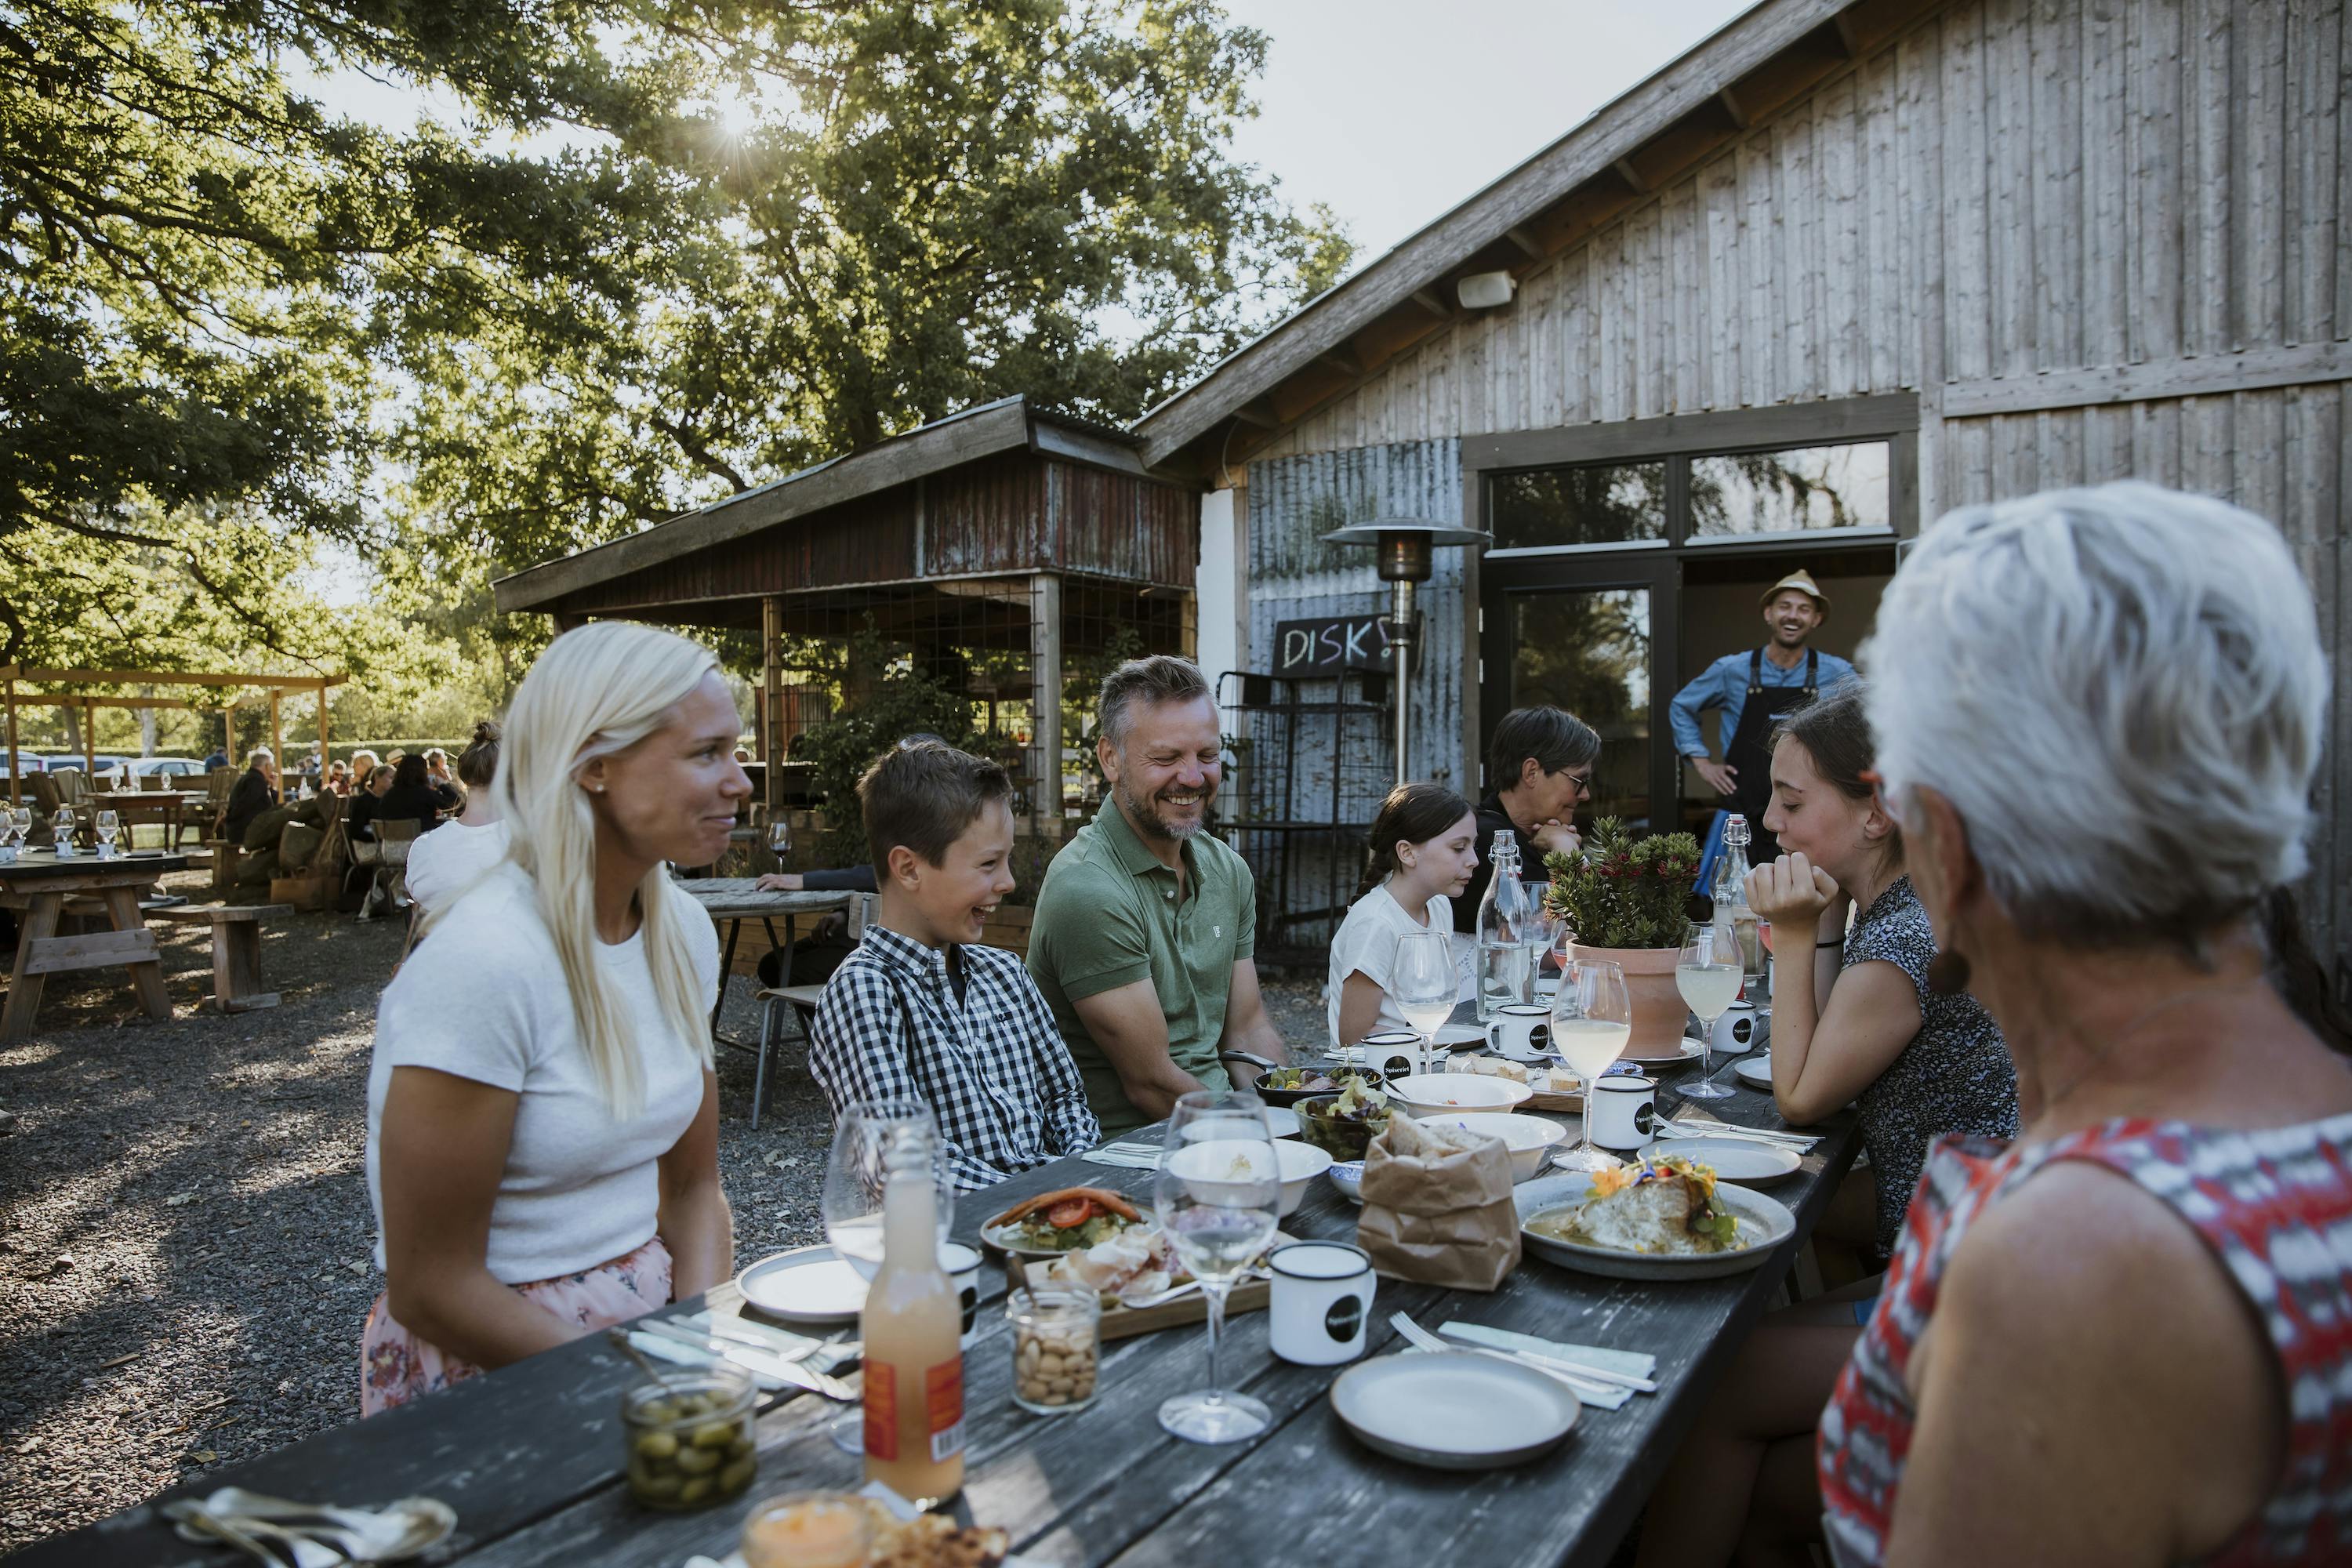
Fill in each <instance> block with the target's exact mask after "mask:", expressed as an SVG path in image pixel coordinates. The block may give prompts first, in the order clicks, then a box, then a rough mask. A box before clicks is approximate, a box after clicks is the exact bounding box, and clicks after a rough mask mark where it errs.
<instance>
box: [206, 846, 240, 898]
mask: <svg viewBox="0 0 2352 1568" xmlns="http://www.w3.org/2000/svg"><path fill="white" fill-rule="evenodd" d="M205 848H207V849H209V850H211V851H212V855H213V891H214V892H215V893H226V892H227V891H228V890H229V889H231V888H234V887H236V858H237V856H238V855H240V854H241V853H243V852H244V848H245V847H244V846H243V845H241V844H239V843H237V842H236V840H235V839H233V838H207V839H205Z"/></svg>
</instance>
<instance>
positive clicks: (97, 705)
mask: <svg viewBox="0 0 2352 1568" xmlns="http://www.w3.org/2000/svg"><path fill="white" fill-rule="evenodd" d="M349 679H351V677H349V676H347V675H209V674H195V673H191V672H189V671H187V670H178V669H41V668H33V667H30V666H26V665H14V664H12V665H5V666H0V704H5V709H6V716H7V730H8V764H9V765H8V801H9V804H10V805H15V804H16V799H17V791H18V789H19V788H20V787H21V786H20V782H19V781H20V778H21V775H22V773H23V770H22V768H21V767H19V766H18V764H17V755H18V749H17V743H16V705H17V703H18V702H19V701H24V702H28V703H31V704H33V705H35V706H37V707H42V708H79V709H80V710H81V712H82V731H81V733H82V761H83V763H84V764H85V765H87V766H88V768H89V771H90V773H97V771H98V710H100V709H101V708H184V709H187V710H190V711H191V712H196V713H210V712H218V713H219V714H220V715H221V716H222V718H223V720H224V721H229V720H231V719H232V718H233V716H234V715H235V713H236V710H237V709H239V708H241V707H243V706H245V704H246V703H247V702H248V701H251V700H256V699H253V698H249V697H247V695H246V694H247V692H258V693H260V694H261V696H262V697H263V698H266V699H267V700H268V703H269V749H270V752H272V754H274V755H275V754H282V753H283V752H284V751H285V749H286V739H285V728H284V725H283V723H282V722H281V721H280V718H279V705H280V703H281V702H282V701H283V700H284V698H285V695H286V693H288V692H289V691H315V692H317V693H318V694H319V759H320V763H321V765H323V764H324V763H325V761H326V756H327V693H328V691H329V690H330V689H332V688H334V687H338V686H341V685H342V684H343V683H344V682H346V681H348V680H349ZM19 681H29V682H32V683H34V684H36V685H40V686H84V687H87V686H194V687H199V688H206V689H215V690H223V689H225V690H226V692H227V693H228V694H229V695H228V698H227V700H226V701H217V700H205V699H202V698H196V697H99V696H91V695H88V694H86V693H79V692H51V691H19V690H17V689H16V687H17V683H18V682H19ZM224 733H225V734H226V733H228V731H226V729H225V730H224Z"/></svg>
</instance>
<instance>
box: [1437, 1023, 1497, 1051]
mask: <svg viewBox="0 0 2352 1568" xmlns="http://www.w3.org/2000/svg"><path fill="white" fill-rule="evenodd" d="M1437 1043H1438V1044H1439V1045H1441V1046H1444V1047H1445V1048H1446V1049H1448V1050H1454V1051H1458V1050H1463V1049H1465V1048H1467V1047H1471V1046H1479V1047H1484V1046H1485V1045H1486V1026H1485V1025H1484V1024H1440V1025H1439V1026H1437Z"/></svg>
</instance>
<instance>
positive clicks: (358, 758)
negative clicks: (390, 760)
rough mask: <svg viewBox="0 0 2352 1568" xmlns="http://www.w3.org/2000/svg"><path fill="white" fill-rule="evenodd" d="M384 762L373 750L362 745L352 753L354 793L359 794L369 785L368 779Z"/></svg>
mask: <svg viewBox="0 0 2352 1568" xmlns="http://www.w3.org/2000/svg"><path fill="white" fill-rule="evenodd" d="M382 766H383V763H381V762H379V761H378V760H377V758H376V754H375V753H374V752H371V751H369V750H367V749H366V748H365V747H362V748H361V749H360V750H358V751H356V752H352V794H353V795H357V794H359V793H360V791H362V790H363V789H365V788H367V787H368V779H369V777H370V776H371V775H372V774H373V773H374V772H375V771H376V769H378V768H380V767H382Z"/></svg>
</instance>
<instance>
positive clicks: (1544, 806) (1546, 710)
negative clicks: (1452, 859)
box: [1454, 706, 1601, 931]
mask: <svg viewBox="0 0 2352 1568" xmlns="http://www.w3.org/2000/svg"><path fill="white" fill-rule="evenodd" d="M1600 759H1601V737H1600V736H1599V735H1597V734H1595V733H1593V731H1592V727H1591V725H1589V724H1587V723H1585V722H1584V721H1582V720H1581V719H1579V718H1578V717H1576V715H1575V714H1573V713H1567V712H1563V711H1561V710H1559V709H1558V708H1552V707H1543V706H1538V707H1534V708H1514V709H1512V710H1510V711H1509V712H1508V713H1506V714H1504V715H1503V721H1502V722H1501V723H1499V724H1497V725H1496V726H1495V738H1494V740H1493V741H1491V742H1488V744H1487V747H1486V783H1487V786H1488V793H1487V795H1486V799H1484V800H1482V801H1480V802H1479V803H1478V865H1477V868H1475V870H1473V871H1472V872H1471V873H1470V881H1469V884H1468V885H1467V886H1466V887H1465V888H1464V889H1462V896H1461V897H1460V898H1458V899H1455V900H1454V930H1455V931H1474V930H1475V929H1476V927H1477V923H1478V905H1479V903H1480V901H1481V900H1484V899H1485V898H1486V886H1487V884H1488V883H1489V882H1491V881H1493V880H1494V877H1495V868H1494V865H1493V863H1492V862H1493V859H1494V843H1495V835H1496V834H1497V833H1502V832H1508V833H1509V834H1510V835H1511V840H1512V842H1514V843H1516V844H1517V846H1518V848H1519V876H1520V878H1521V879H1524V880H1527V881H1538V880H1540V879H1542V878H1543V877H1544V876H1545V871H1544V857H1545V856H1547V855H1549V854H1552V853H1554V852H1559V853H1562V854H1568V855H1573V854H1575V853H1576V852H1577V851H1578V850H1579V849H1580V848H1582V847H1583V844H1584V841H1583V839H1582V838H1580V837H1578V835H1577V831H1576V827H1575V826H1574V825H1575V820H1576V808H1577V805H1578V804H1579V803H1580V802H1582V801H1586V800H1590V799H1591V797H1592V769H1593V765H1594V764H1595V763H1598V762H1599V761H1600Z"/></svg>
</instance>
